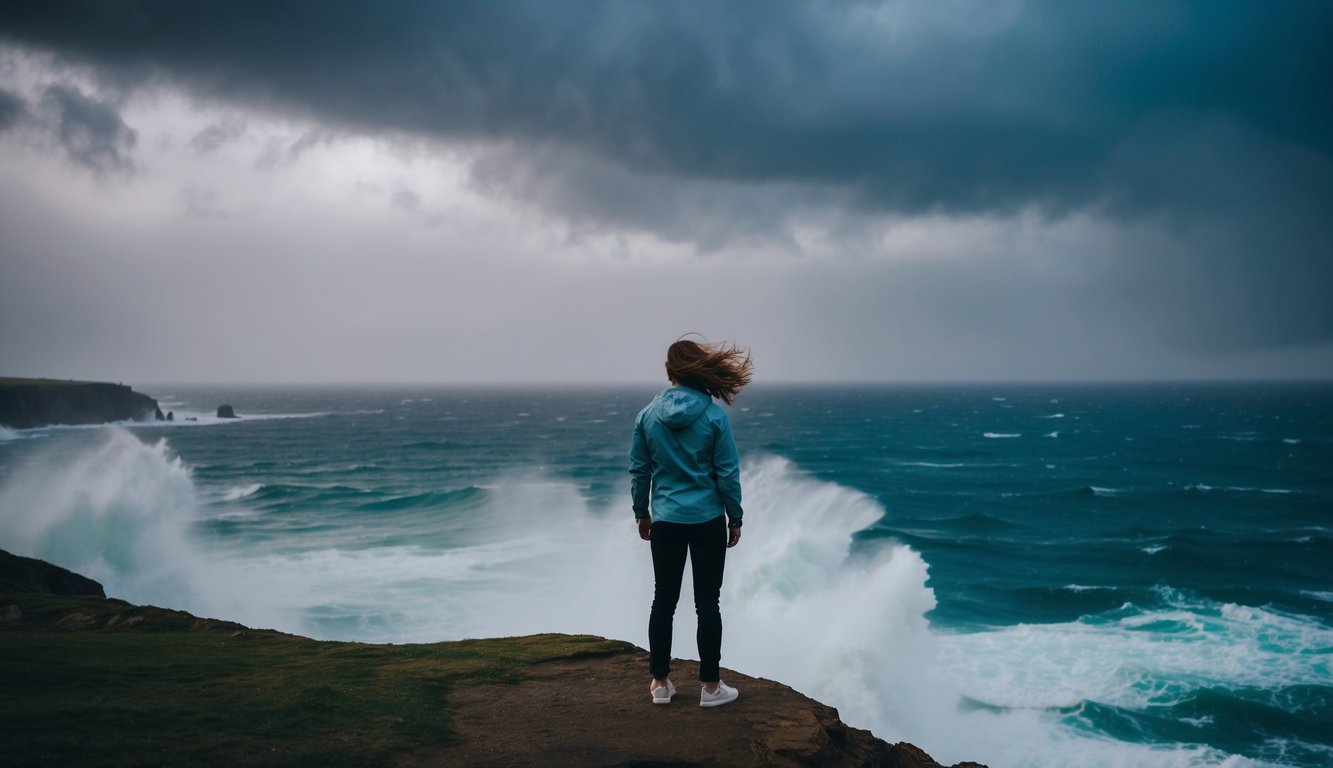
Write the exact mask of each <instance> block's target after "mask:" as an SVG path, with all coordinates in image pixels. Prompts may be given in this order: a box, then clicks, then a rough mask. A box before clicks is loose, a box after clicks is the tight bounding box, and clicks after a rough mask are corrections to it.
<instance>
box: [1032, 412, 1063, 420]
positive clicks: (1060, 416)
mask: <svg viewBox="0 0 1333 768" xmlns="http://www.w3.org/2000/svg"><path fill="white" fill-rule="evenodd" d="M1064 417H1065V415H1064V414H1063V413H1052V414H1051V415H1049V416H1038V417H1037V418H1039V419H1063V418H1064Z"/></svg>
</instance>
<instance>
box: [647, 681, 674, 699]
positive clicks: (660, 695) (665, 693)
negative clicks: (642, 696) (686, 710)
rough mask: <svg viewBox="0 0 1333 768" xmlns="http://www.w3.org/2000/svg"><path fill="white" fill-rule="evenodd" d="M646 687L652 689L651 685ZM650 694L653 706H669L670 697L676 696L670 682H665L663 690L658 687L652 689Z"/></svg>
mask: <svg viewBox="0 0 1333 768" xmlns="http://www.w3.org/2000/svg"><path fill="white" fill-rule="evenodd" d="M648 685H649V687H650V688H651V687H652V683H649V684H648ZM652 693H653V703H654V704H670V703H671V697H672V696H675V695H676V686H674V685H672V684H671V681H670V680H667V681H666V687H665V688H663V687H662V686H658V687H656V688H653V689H652Z"/></svg>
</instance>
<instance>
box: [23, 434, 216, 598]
mask: <svg viewBox="0 0 1333 768" xmlns="http://www.w3.org/2000/svg"><path fill="white" fill-rule="evenodd" d="M100 429H101V430H102V432H103V434H102V435H101V436H100V439H99V440H97V441H95V442H94V444H93V445H92V446H90V447H89V448H88V449H87V450H85V451H83V452H81V453H79V454H78V455H76V456H72V457H70V456H63V455H60V454H57V453H55V452H54V449H52V450H50V451H48V452H46V453H42V454H39V455H38V456H37V457H34V458H33V459H32V461H31V463H29V464H28V465H27V466H26V467H25V468H23V469H21V470H20V471H18V472H16V473H15V474H14V475H13V476H12V477H11V479H10V480H9V482H7V483H6V484H5V486H4V487H3V488H0V540H3V541H5V542H6V543H7V548H9V549H12V550H14V551H15V552H16V553H18V554H24V555H31V556H35V557H41V558H43V559H46V560H49V561H51V562H54V563H56V564H58V565H61V566H64V567H66V568H69V569H71V570H74V571H77V572H79V573H82V574H84V575H86V576H88V577H90V578H93V579H96V580H97V581H100V582H102V584H103V586H104V587H105V588H106V590H107V593H108V594H109V595H113V596H118V597H131V598H140V599H142V598H151V601H152V602H155V603H157V604H160V605H168V606H185V605H190V606H196V605H198V603H197V602H192V600H193V596H194V595H195V594H196V593H197V591H198V590H199V584H198V583H197V580H196V578H195V576H196V573H197V571H196V570H195V569H196V566H197V565H198V564H197V563H195V562H192V561H191V558H190V555H189V553H190V550H191V548H190V546H189V544H188V542H187V540H186V529H187V526H188V525H189V522H190V519H191V516H192V514H193V513H194V510H195V509H196V506H197V501H196V498H195V493H194V487H193V485H192V484H191V482H190V475H189V472H188V471H187V470H186V468H185V467H184V466H182V465H181V462H180V460H179V459H177V458H174V457H172V456H170V455H169V453H168V452H167V448H166V441H165V440H159V441H158V442H157V443H155V444H153V445H146V444H144V443H143V442H141V441H140V440H139V439H138V438H136V437H135V436H134V435H133V434H131V433H130V432H129V431H127V430H125V429H123V428H121V427H114V426H113V427H100Z"/></svg>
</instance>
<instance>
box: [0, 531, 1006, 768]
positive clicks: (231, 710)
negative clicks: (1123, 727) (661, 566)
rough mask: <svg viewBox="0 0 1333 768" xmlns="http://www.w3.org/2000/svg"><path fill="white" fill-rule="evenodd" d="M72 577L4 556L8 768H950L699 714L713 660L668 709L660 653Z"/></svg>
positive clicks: (823, 721)
mask: <svg viewBox="0 0 1333 768" xmlns="http://www.w3.org/2000/svg"><path fill="white" fill-rule="evenodd" d="M7 574H8V576H12V578H9V577H7ZM70 577H74V579H82V577H79V576H78V575H77V574H73V573H70V572H68V571H64V570H63V569H60V568H56V567H55V566H51V565H48V564H46V563H42V562H41V561H37V560H32V559H30V558H21V557H15V556H14V555H10V554H9V553H7V552H3V551H0V680H3V681H4V683H5V697H6V699H7V700H8V701H11V702H22V705H21V706H17V707H12V708H10V711H9V712H8V713H7V714H6V716H5V717H0V743H3V744H5V755H4V757H3V758H0V764H5V765H10V764H12V765H37V764H61V765H94V764H95V765H107V766H116V765H126V766H128V765H143V764H161V765H291V766H298V765H329V766H340V765H346V766H359V765H398V766H405V767H415V768H422V767H425V766H460V765H466V766H566V765H586V766H604V767H606V768H614V767H618V766H625V767H626V768H628V767H629V766H639V767H640V768H642V767H643V766H699V767H702V766H718V767H719V768H720V767H722V766H727V767H728V768H733V767H740V768H745V767H747V766H756V767H757V766H782V767H783V768H797V767H799V766H819V767H820V768H861V767H864V768H871V767H878V768H942V766H940V764H939V763H937V762H935V761H934V760H933V759H931V757H930V756H929V755H927V754H926V753H925V752H923V751H921V750H920V749H918V748H916V747H914V746H912V745H911V744H907V743H899V744H889V743H887V742H885V741H883V740H882V739H878V738H876V737H875V736H874V735H873V734H871V733H870V732H869V731H863V730H859V729H856V728H852V727H850V726H847V725H846V724H844V723H843V722H842V721H841V720H840V719H839V718H838V712H837V710H835V709H833V708H832V707H829V706H826V705H824V704H821V703H819V702H817V701H815V700H813V699H810V698H808V697H806V696H804V695H802V694H800V693H798V692H796V691H794V690H792V689H791V688H789V687H787V686H785V685H782V684H781V683H777V682H774V681H771V680H764V679H761V678H752V677H748V676H746V675H742V674H739V673H737V672H733V671H730V670H723V676H724V678H725V679H726V680H727V681H728V682H729V683H731V684H733V685H735V686H736V687H737V688H739V689H740V691H741V697H740V698H739V699H738V700H737V701H736V702H734V703H732V704H728V705H727V706H725V707H718V708H716V709H701V708H700V707H699V705H698V699H697V696H698V689H697V687H695V686H692V685H688V684H686V682H685V681H688V680H690V679H692V678H694V677H697V672H698V669H697V663H695V662H689V661H676V662H675V666H674V669H673V676H674V677H675V678H676V682H677V683H678V685H679V688H680V692H679V693H678V694H677V696H676V698H675V700H674V701H673V702H672V703H671V704H670V705H668V706H654V705H653V704H652V703H650V701H649V695H648V674H647V653H646V652H645V651H644V650H643V649H641V648H636V647H635V646H633V645H631V644H629V643H625V642H622V641H617V640H607V639H604V638H600V637H592V636H587V635H554V634H550V635H531V636H528V637H510V638H494V639H488V640H462V641H456V642H445V643H430V644H409V645H373V644H367V643H338V642H320V641H315V640H310V639H308V638H304V637H297V636H294V635H287V634H283V633H280V632H275V631H272V630H256V629H250V628H247V627H244V626H241V625H240V624H236V623H233V622H228V621H219V620H214V619H201V618H197V617H195V616H192V615H190V614H188V613H184V612H181V611H171V610H164V609H162V608H154V607H151V606H136V605H131V604H129V603H126V602H124V601H121V600H114V599H105V598H98V597H85V596H77V594H72V593H79V592H84V591H86V590H87V589H88V585H87V584H85V583H83V582H84V581H88V582H89V583H91V584H93V585H96V582H90V581H89V580H86V579H84V580H83V581H71V580H70ZM71 723H77V727H76V728H71ZM968 766H970V767H972V768H984V766H978V765H977V764H976V763H960V764H958V765H957V766H955V767H954V768H966V767H968Z"/></svg>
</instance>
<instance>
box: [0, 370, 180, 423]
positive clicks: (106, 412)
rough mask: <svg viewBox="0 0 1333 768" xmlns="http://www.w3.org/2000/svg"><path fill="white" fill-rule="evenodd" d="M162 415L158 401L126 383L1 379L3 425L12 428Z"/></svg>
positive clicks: (0, 393) (158, 417)
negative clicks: (136, 390)
mask: <svg viewBox="0 0 1333 768" xmlns="http://www.w3.org/2000/svg"><path fill="white" fill-rule="evenodd" d="M161 418H162V410H161V409H160V408H158V407H157V401H156V400H154V399H153V398H151V397H149V396H148V395H144V394H140V393H138V392H135V391H134V390H133V389H131V388H129V387H127V386H125V385H124V384H109V383H104V382H96V381H60V380H56V379H6V378H0V426H5V427H9V428H10V429H31V428H32V427H41V426H45V425H47V424H103V423H106V422H109V421H127V420H134V421H141V420H145V419H161Z"/></svg>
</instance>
